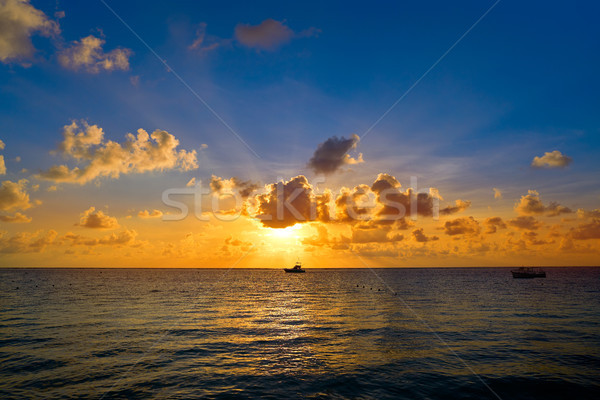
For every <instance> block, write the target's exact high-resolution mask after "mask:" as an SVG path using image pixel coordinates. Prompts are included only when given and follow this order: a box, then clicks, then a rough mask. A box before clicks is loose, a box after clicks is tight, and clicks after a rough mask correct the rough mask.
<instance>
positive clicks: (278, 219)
mask: <svg viewBox="0 0 600 400" xmlns="http://www.w3.org/2000/svg"><path fill="white" fill-rule="evenodd" d="M255 200H256V202H257V207H258V209H257V212H256V215H255V217H256V218H258V219H260V220H261V222H262V224H263V225H265V226H267V227H269V228H285V227H288V226H292V225H295V224H297V223H299V222H307V221H317V220H328V217H329V208H328V205H327V203H328V202H329V200H330V195H329V193H324V194H321V195H318V194H315V193H314V191H313V187H312V185H310V183H308V180H307V179H306V177H305V176H303V175H299V176H297V177H295V178H292V179H290V180H289V181H288V182H277V183H273V184H271V185H269V186H268V187H267V192H266V193H264V194H260V195H257V196H256V197H255Z"/></svg>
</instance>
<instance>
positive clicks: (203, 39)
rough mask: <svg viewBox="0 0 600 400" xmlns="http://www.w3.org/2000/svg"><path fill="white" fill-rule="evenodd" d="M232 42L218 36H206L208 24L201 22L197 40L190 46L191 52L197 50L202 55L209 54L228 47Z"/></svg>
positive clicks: (197, 30)
mask: <svg viewBox="0 0 600 400" xmlns="http://www.w3.org/2000/svg"><path fill="white" fill-rule="evenodd" d="M231 42H232V39H221V38H218V37H216V36H211V35H207V34H206V23H205V22H201V23H200V24H198V29H196V39H194V42H193V43H192V44H191V45H190V46H188V49H189V50H195V51H198V52H200V53H208V52H210V51H213V50H216V49H218V48H219V47H222V46H228V45H230V44H231Z"/></svg>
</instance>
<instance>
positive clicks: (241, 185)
mask: <svg viewBox="0 0 600 400" xmlns="http://www.w3.org/2000/svg"><path fill="white" fill-rule="evenodd" d="M258 188H260V186H259V184H258V183H256V182H252V181H250V180H248V181H244V180H241V179H240V178H237V177H235V176H234V177H233V178H230V179H223V178H221V177H218V176H215V175H213V176H212V177H211V179H210V189H211V190H212V191H213V192H215V193H223V192H224V191H226V192H231V191H233V190H237V192H238V193H239V194H240V196H242V198H244V199H245V198H247V197H248V196H250V195H251V194H252V193H253V192H255V191H256V190H257V189H258Z"/></svg>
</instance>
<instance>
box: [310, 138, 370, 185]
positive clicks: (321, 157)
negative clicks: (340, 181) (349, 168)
mask: <svg viewBox="0 0 600 400" xmlns="http://www.w3.org/2000/svg"><path fill="white" fill-rule="evenodd" d="M359 140H360V138H359V137H358V135H352V136H351V137H350V138H348V139H346V138H344V137H341V138H338V137H337V136H334V137H330V138H329V139H327V140H326V141H324V142H323V143H321V144H319V146H318V147H317V150H315V153H314V154H313V156H312V158H311V159H310V160H309V161H308V167H310V168H312V169H313V171H315V172H316V173H317V174H324V175H329V174H332V173H334V172H335V171H337V170H338V169H339V168H340V167H342V166H343V165H347V164H358V163H361V162H363V159H362V154H359V155H358V158H356V159H355V158H352V157H350V155H348V151H350V150H352V149H355V148H356V145H357V144H358V142H359Z"/></svg>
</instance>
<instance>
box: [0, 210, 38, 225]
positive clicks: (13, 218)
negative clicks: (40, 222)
mask: <svg viewBox="0 0 600 400" xmlns="http://www.w3.org/2000/svg"><path fill="white" fill-rule="evenodd" d="M0 221H2V222H13V223H29V222H31V217H28V216H27V215H24V214H21V213H20V212H18V213H16V214H15V215H0Z"/></svg>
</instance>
